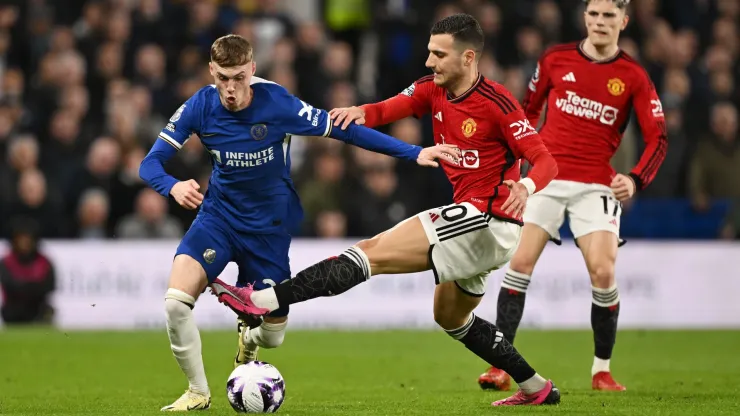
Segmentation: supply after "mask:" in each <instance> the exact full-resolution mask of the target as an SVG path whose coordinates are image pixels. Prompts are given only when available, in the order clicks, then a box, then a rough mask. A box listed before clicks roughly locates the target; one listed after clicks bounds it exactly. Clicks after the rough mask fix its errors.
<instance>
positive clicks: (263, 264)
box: [175, 211, 291, 317]
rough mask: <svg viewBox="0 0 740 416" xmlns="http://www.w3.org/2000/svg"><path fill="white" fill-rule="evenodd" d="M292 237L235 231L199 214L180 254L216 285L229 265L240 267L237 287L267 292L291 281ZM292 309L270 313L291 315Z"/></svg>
mask: <svg viewBox="0 0 740 416" xmlns="http://www.w3.org/2000/svg"><path fill="white" fill-rule="evenodd" d="M290 240H291V237H290V234H288V233H287V232H285V233H274V234H247V233H241V232H237V231H234V230H232V229H231V228H230V227H229V226H228V224H227V223H226V222H225V221H224V220H222V219H221V218H219V217H217V216H215V215H213V214H209V213H206V212H203V211H201V212H199V213H198V216H197V217H196V218H195V220H194V221H193V223H192V225H191V226H190V229H188V232H187V233H185V236H184V237H183V238H182V241H180V245H179V246H178V247H177V253H176V254H175V255H176V256H177V255H180V254H186V255H188V256H190V257H192V258H193V259H195V261H197V262H198V263H200V265H201V266H203V269H204V270H205V271H206V276H207V277H208V281H209V282H212V281H213V280H214V279H215V278H217V277H218V276H219V275H220V274H221V272H223V270H224V268H226V265H227V264H229V262H232V261H233V262H236V264H237V266H239V277H238V278H237V286H244V285H245V284H247V283H250V284H252V285H254V288H255V289H257V290H259V289H266V288H268V287H271V286H275V285H277V284H280V283H283V282H285V281H287V280H289V279H290V264H289V261H288V250H289V249H290ZM288 309H289V308H288V306H287V305H286V306H284V307H281V308H280V309H278V310H275V311H273V312H272V313H270V316H275V317H279V316H287V315H288Z"/></svg>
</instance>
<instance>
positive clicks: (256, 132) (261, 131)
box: [249, 124, 267, 140]
mask: <svg viewBox="0 0 740 416" xmlns="http://www.w3.org/2000/svg"><path fill="white" fill-rule="evenodd" d="M249 132H250V133H251V134H252V138H253V139H254V140H262V139H264V138H265V137H267V126H266V125H264V124H255V125H254V126H252V129H251V130H250V131H249Z"/></svg>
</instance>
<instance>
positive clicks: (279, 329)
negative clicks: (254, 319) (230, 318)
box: [249, 321, 288, 349]
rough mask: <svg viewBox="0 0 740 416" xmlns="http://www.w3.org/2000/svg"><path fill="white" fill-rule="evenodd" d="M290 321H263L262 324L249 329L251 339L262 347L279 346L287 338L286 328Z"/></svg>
mask: <svg viewBox="0 0 740 416" xmlns="http://www.w3.org/2000/svg"><path fill="white" fill-rule="evenodd" d="M287 326H288V322H287V321H285V322H280V323H271V322H262V324H261V325H260V326H258V327H257V328H254V329H252V330H251V331H249V337H250V339H251V341H252V342H253V343H255V344H257V345H258V346H260V347H261V348H267V349H269V348H277V347H279V346H280V345H281V344H282V343H283V340H285V328H286V327H287Z"/></svg>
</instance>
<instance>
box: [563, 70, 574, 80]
mask: <svg viewBox="0 0 740 416" xmlns="http://www.w3.org/2000/svg"><path fill="white" fill-rule="evenodd" d="M563 81H568V82H576V76H575V75H573V73H572V72H568V73H567V74H565V76H564V77H563Z"/></svg>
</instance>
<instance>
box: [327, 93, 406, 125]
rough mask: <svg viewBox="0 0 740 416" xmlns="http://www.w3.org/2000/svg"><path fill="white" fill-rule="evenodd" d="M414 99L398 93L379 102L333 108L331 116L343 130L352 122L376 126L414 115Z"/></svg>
mask: <svg viewBox="0 0 740 416" xmlns="http://www.w3.org/2000/svg"><path fill="white" fill-rule="evenodd" d="M412 101H413V99H412V98H411V97H409V96H406V95H403V94H398V95H396V96H395V97H391V98H389V99H387V100H384V101H381V102H379V103H370V104H364V105H361V106H359V107H344V108H335V109H332V110H331V111H329V118H331V119H332V120H333V121H334V127H340V125H341V129H342V130H346V129H347V127H348V126H349V125H350V123H352V122H354V124H357V125H365V126H367V127H370V128H374V127H377V126H383V125H386V124H390V123H393V122H395V121H398V120H401V119H404V118H406V117H410V116H412V115H414V110H413V103H412Z"/></svg>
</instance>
